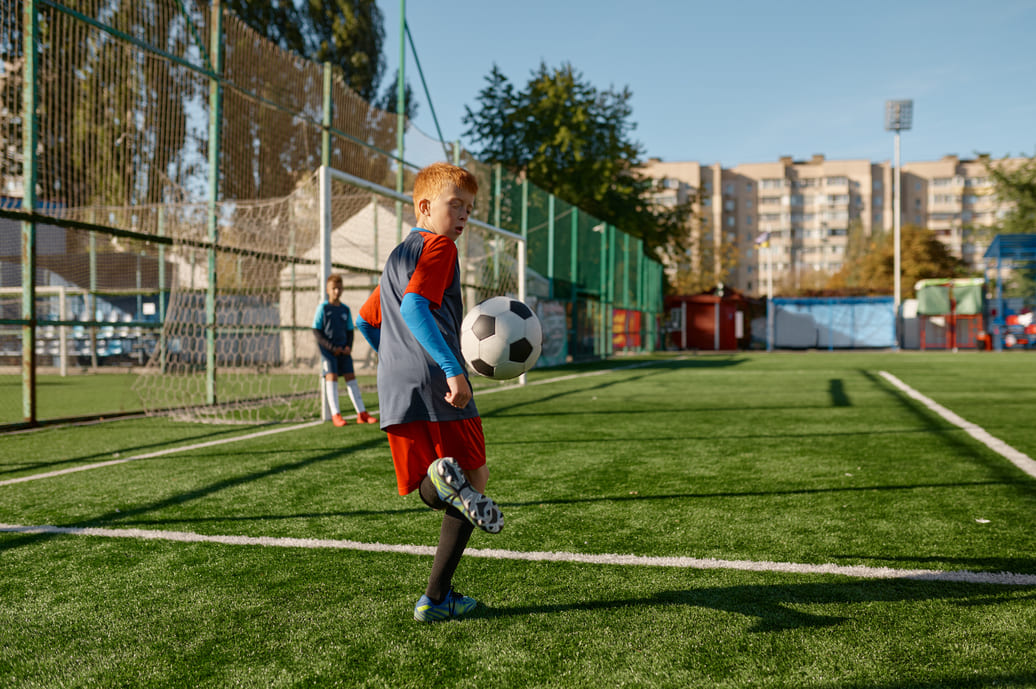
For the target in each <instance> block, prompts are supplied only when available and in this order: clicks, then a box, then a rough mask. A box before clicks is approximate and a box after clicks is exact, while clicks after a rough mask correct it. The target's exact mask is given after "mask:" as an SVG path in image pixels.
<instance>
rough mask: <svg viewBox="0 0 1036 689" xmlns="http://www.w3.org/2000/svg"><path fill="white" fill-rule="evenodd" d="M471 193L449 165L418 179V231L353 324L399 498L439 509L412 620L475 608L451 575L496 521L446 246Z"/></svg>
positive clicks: (452, 255) (455, 277)
mask: <svg viewBox="0 0 1036 689" xmlns="http://www.w3.org/2000/svg"><path fill="white" fill-rule="evenodd" d="M477 192H478V182H477V181H476V180H475V177H474V176H473V175H472V174H471V173H469V172H468V171H467V170H464V169H463V168H459V167H456V166H455V165H449V164H447V163H435V164H433V165H430V166H428V167H426V168H424V169H423V170H421V171H420V172H419V173H418V174H417V177H416V178H415V180H414V212H415V214H416V215H417V227H415V228H414V229H413V230H412V231H411V232H410V234H409V235H408V236H407V237H406V239H404V240H403V242H402V243H401V244H399V245H398V246H397V247H396V248H395V249H394V250H393V251H392V254H391V255H390V256H389V258H388V261H386V263H385V269H384V271H383V272H382V276H381V282H380V283H379V284H378V286H377V288H375V290H374V292H373V293H372V294H371V295H370V297H369V298H368V299H367V301H366V302H365V303H364V305H363V306H362V307H361V308H360V313H359V316H358V317H357V319H356V325H357V328H358V329H359V330H360V332H361V333H363V336H364V337H365V338H367V341H368V342H370V344H371V346H372V347H374V348H375V349H376V350H377V351H378V398H379V404H380V409H381V427H382V429H383V430H384V431H385V432H386V433H387V434H388V441H389V448H390V450H391V452H392V463H393V465H394V466H395V469H396V483H397V488H398V490H399V494H400V495H407V494H409V493H411V492H413V491H415V490H416V491H418V494H419V495H420V496H421V500H423V501H424V502H425V504H427V505H428V506H429V507H431V508H432V509H435V510H445V514H444V515H443V519H442V526H441V529H440V532H439V544H438V546H437V547H436V551H435V558H434V560H433V562H432V572H431V575H430V576H429V578H428V586H427V588H426V589H425V592H424V595H423V596H421V598H420V599H419V600H418V601H417V605H415V606H414V618H415V619H416V620H418V621H421V622H433V621H437V620H445V619H450V618H452V617H458V616H460V615H464V614H466V613H468V612H471V610H473V609H474V608H475V606H476V605H477V603H476V602H475V600H474V599H472V598H470V597H468V596H464V595H462V594H460V593H458V592H456V591H454V590H453V585H452V582H453V574H454V572H455V571H456V569H457V565H458V564H459V562H460V558H461V555H463V554H464V549H465V548H466V547H467V544H468V539H469V538H470V536H471V533H472V531H473V530H474V527H475V526H478V527H480V528H482V529H483V530H485V531H487V532H489V533H497V532H499V531H500V529H501V528H502V527H503V523H504V522H503V515H502V514H501V513H500V510H499V508H498V507H497V506H496V504H495V503H494V502H493V501H492V500H491V499H490V498H488V497H486V496H485V495H484V494H483V493H484V492H485V489H486V483H487V481H488V479H489V469H488V467H487V466H486V444H485V438H484V436H483V435H482V420H481V418H480V417H479V415H478V409H476V407H475V402H474V400H473V399H472V393H471V385H470V384H469V382H468V378H467V371H466V370H465V368H464V365H463V363H462V362H463V358H462V356H461V350H460V324H461V321H462V320H463V318H464V313H463V303H462V300H461V286H460V270H459V267H458V263H457V247H456V246H455V245H454V242H456V240H457V238H458V237H459V236H460V235H461V233H463V232H464V227H465V225H466V224H467V222H468V217H469V216H470V215H471V211H472V208H473V205H474V202H475V194H476V193H477Z"/></svg>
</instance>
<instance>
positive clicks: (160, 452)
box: [0, 421, 321, 486]
mask: <svg viewBox="0 0 1036 689" xmlns="http://www.w3.org/2000/svg"><path fill="white" fill-rule="evenodd" d="M319 423H321V422H320V421H310V422H309V423H302V424H298V425H295V426H286V427H284V428H272V429H269V430H266V431H257V432H255V433H248V434H246V435H238V436H234V437H233V438H221V439H220V440H210V441H208V442H205V443H195V444H194V445H183V446H180V447H169V448H166V449H164V450H157V451H155V452H148V453H146V454H142V455H133V456H132V457H124V458H122V459H110V460H108V461H106V462H95V463H93V464H84V465H83V466H79V467H72V468H70V469H61V470H59V471H48V472H46V473H44V474H33V475H32V476H21V477H19V478H9V479H7V480H5V481H0V486H6V485H8V484H11V483H22V482H24V481H35V480H36V479H41V478H53V477H54V476H63V475H65V474H74V473H75V472H77V471H87V470H88V469H100V468H101V467H110V466H113V465H115V464H125V463H126V462H132V461H134V460H137V459H150V458H152V457H162V456H163V455H171V454H175V453H177V452H187V451H189V450H198V449H201V448H203V447H213V446H215V445H225V444H226V443H236V442H237V441H239V440H252V439H253V438H261V437H262V436H264V435H273V434H274V433H284V432H285V431H295V430H299V429H301V428H309V427H310V426H316V425H317V424H319Z"/></svg>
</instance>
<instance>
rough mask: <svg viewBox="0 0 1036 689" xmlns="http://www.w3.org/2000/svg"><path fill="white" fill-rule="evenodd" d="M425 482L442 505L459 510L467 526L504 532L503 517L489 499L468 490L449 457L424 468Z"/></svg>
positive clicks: (469, 488)
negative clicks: (448, 505) (426, 469)
mask: <svg viewBox="0 0 1036 689" xmlns="http://www.w3.org/2000/svg"><path fill="white" fill-rule="evenodd" d="M428 478H430V479H431V480H432V485H433V486H435V492H436V493H438V494H439V497H440V498H442V500H443V501H444V502H448V503H449V504H451V505H453V506H454V507H456V508H457V509H458V510H460V512H461V514H463V515H464V516H465V517H466V518H467V520H468V521H469V522H471V523H472V524H474V525H475V526H477V527H478V528H480V529H482V530H483V531H488V532H489V533H500V529H502V528H504V514H503V512H501V511H500V508H499V507H497V505H496V503H495V502H493V499H492V498H489V497H487V496H485V495H482V493H479V492H478V491H477V490H475V489H474V488H472V487H471V484H470V483H468V479H467V477H466V476H465V475H464V470H463V469H461V468H460V465H458V464H457V462H456V461H454V459H453V457H440V458H439V459H437V460H435V461H434V462H432V465H431V466H429V467H428Z"/></svg>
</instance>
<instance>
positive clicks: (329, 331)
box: [313, 274, 378, 426]
mask: <svg viewBox="0 0 1036 689" xmlns="http://www.w3.org/2000/svg"><path fill="white" fill-rule="evenodd" d="M313 335H314V336H315V337H316V339H317V345H318V346H319V348H320V358H321V360H322V364H321V370H322V371H323V373H324V394H325V395H326V397H327V405H328V407H329V408H330V409H331V415H332V416H331V421H332V423H334V425H336V426H344V425H345V424H346V421H345V419H343V418H342V414H341V411H340V410H339V408H338V376H342V378H343V379H344V380H345V386H346V389H347V390H348V391H349V399H350V400H351V401H352V403H353V408H354V409H356V423H377V422H378V420H377V419H376V418H374V417H373V416H371V415H370V414H368V413H367V408H366V407H365V406H364V404H363V396H362V395H361V394H360V384H359V383H358V382H356V373H354V370H353V358H352V348H353V320H352V313H351V312H350V311H349V307H348V306H346V305H345V304H343V303H342V276H341V275H338V274H334V275H331V276H329V277H328V278H327V301H325V302H324V303H322V304H321V305H320V306H318V307H317V313H316V316H314V317H313Z"/></svg>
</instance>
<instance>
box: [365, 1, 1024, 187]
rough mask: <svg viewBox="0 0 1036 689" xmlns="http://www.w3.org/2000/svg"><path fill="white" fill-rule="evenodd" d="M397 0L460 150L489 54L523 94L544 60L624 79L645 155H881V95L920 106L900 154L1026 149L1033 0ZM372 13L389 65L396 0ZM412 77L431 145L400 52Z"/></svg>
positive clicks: (431, 131)
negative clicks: (379, 16)
mask: <svg viewBox="0 0 1036 689" xmlns="http://www.w3.org/2000/svg"><path fill="white" fill-rule="evenodd" d="M406 4H407V7H406V14H407V21H408V23H409V26H410V32H411V34H412V36H413V40H414V44H415V47H416V50H417V56H418V59H419V60H420V63H421V69H422V70H423V71H424V76H425V81H426V82H427V86H428V89H429V91H430V92H431V98H432V105H433V106H434V108H435V114H436V116H437V118H438V121H439V126H440V127H441V129H442V133H443V136H444V137H445V138H446V139H447V140H455V139H462V141H463V143H464V144H465V145H469V143H470V142H468V141H466V140H464V139H463V136H462V135H463V132H464V130H465V129H466V127H465V126H464V124H463V121H462V118H463V116H464V108H465V106H468V107H470V108H472V109H475V108H476V106H477V103H476V97H477V96H478V92H479V91H480V90H482V88H483V87H484V86H485V84H486V81H485V77H486V76H487V75H488V74H489V72H490V70H491V68H492V66H493V64H494V63H495V64H496V65H497V66H498V67H499V68H500V69H501V71H502V72H503V73H504V74H505V75H506V76H507V77H508V79H509V80H510V81H511V83H512V84H514V85H515V86H516V87H517V88H519V89H522V88H524V86H525V84H526V82H527V81H528V80H529V77H530V75H531V73H532V72H533V71H534V70H535V69H537V68H538V66H539V64H540V63H541V62H544V63H546V64H547V66H548V67H552V68H553V67H558V66H560V65H562V64H563V63H566V62H567V63H571V64H572V65H573V66H574V67H575V68H576V69H577V70H578V71H579V72H581V73H582V75H583V77H584V80H585V81H586V82H588V83H590V84H591V85H593V86H594V87H596V88H598V89H601V90H603V89H607V88H609V87H614V88H616V89H617V90H620V89H622V88H623V87H626V86H628V87H629V88H630V90H631V91H632V92H633V97H632V99H631V101H630V104H631V106H632V108H633V114H632V117H631V118H630V119H631V121H632V122H634V123H635V124H636V125H637V127H636V129H635V130H634V131H633V133H632V134H631V138H632V139H633V140H635V141H637V142H639V143H640V144H641V145H642V147H643V149H644V157H645V158H647V157H659V158H662V159H663V160H666V161H679V160H697V161H699V162H701V163H705V164H711V163H715V162H720V163H722V164H723V165H724V166H725V167H732V166H734V165H737V164H738V163H747V162H766V161H775V160H777V159H778V158H779V157H780V156H782V155H791V156H794V157H795V158H796V159H801V158H808V157H810V156H811V155H813V154H815V153H823V154H824V155H826V156H827V158H829V159H834V158H863V159H869V160H872V161H882V160H890V159H891V158H892V156H893V151H892V149H893V136H892V134H891V133H890V132H886V131H885V129H884V108H885V101H886V100H890V99H913V101H914V125H913V129H912V130H911V131H907V132H903V134H902V139H901V141H902V156H903V160H904V161H920V160H937V159H939V158H941V157H942V156H943V155H945V154H949V153H955V154H958V155H959V156H961V157H962V158H970V157H974V155H975V154H976V152H982V153H990V154H992V155H993V156H994V157H1002V156H1005V155H1012V156H1015V155H1026V156H1032V155H1034V154H1036V37H1034V32H1036V0H986V1H985V2H974V1H973V0H972V1H963V0H941V1H929V0H899V1H898V2H888V1H886V0H871V1H870V2H866V3H857V4H856V5H853V6H850V5H849V4H848V3H842V2H817V1H814V0H803V1H797V0H791V1H790V2H788V1H785V2H772V1H771V2H761V1H758V0H740V1H734V2H727V1H726V0H711V1H710V2H693V1H692V0H636V1H633V2H631V1H630V0H623V1H621V2H620V1H618V0H595V1H594V2H589V3H588V2H576V1H574V0H552V1H548V0H523V1H522V2H499V1H498V0H446V1H439V2H436V1H433V0H407V3H406ZM378 6H379V7H380V9H381V11H382V13H383V15H384V18H385V38H386V40H385V54H386V58H387V66H388V70H387V72H388V73H389V74H390V75H391V74H394V73H395V69H396V66H397V65H398V63H399V9H400V3H399V0H378ZM406 72H407V77H408V80H409V81H410V83H411V84H412V86H413V87H414V90H415V93H416V94H417V96H418V98H419V101H420V106H419V107H420V111H419V113H418V116H417V117H416V118H415V125H416V126H417V128H419V129H420V130H421V131H423V132H424V133H426V134H428V135H429V136H432V137H436V138H437V133H436V127H435V122H434V120H433V119H432V115H431V109H430V108H429V106H428V102H427V99H426V98H425V95H424V90H423V87H422V85H421V82H420V78H419V76H418V72H417V68H416V65H415V63H414V59H413V56H412V54H411V53H410V51H409V47H408V49H407V64H406ZM469 147H470V146H469ZM408 157H409V156H408Z"/></svg>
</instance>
